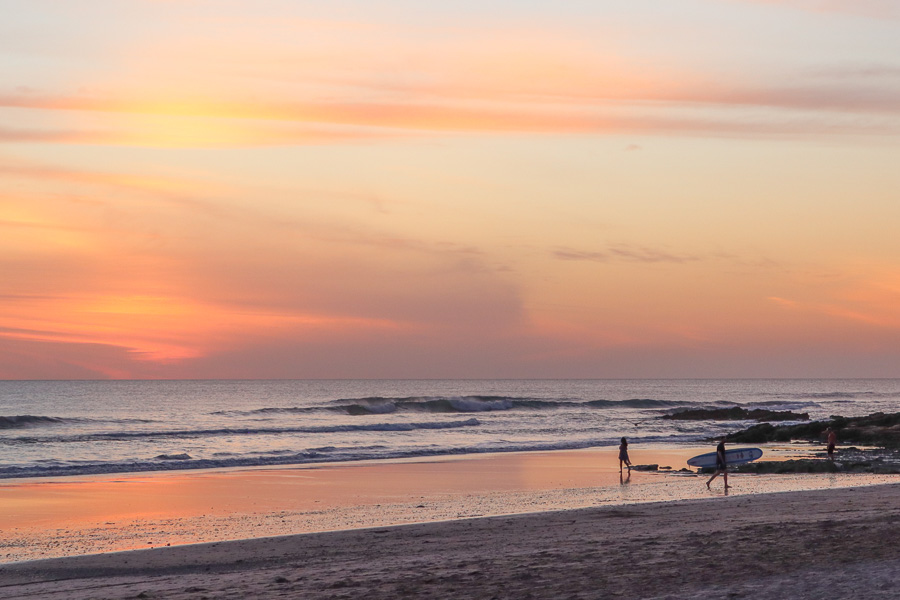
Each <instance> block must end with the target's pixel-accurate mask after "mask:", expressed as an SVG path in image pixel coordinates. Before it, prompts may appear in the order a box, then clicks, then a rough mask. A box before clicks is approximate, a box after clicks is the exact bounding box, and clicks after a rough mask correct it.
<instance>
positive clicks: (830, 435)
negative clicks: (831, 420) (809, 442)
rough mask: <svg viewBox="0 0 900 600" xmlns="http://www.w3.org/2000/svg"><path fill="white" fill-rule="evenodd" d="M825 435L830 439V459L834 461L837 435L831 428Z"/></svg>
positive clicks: (828, 449)
mask: <svg viewBox="0 0 900 600" xmlns="http://www.w3.org/2000/svg"><path fill="white" fill-rule="evenodd" d="M825 435H826V436H827V439H828V448H827V451H828V458H830V459H831V460H834V447H835V446H836V445H837V433H835V431H834V429H832V428H831V427H829V428H828V429H826V430H825Z"/></svg>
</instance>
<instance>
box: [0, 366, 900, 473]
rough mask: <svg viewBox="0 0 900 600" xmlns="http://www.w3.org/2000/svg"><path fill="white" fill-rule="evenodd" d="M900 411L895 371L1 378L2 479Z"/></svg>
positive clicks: (656, 438)
mask: <svg viewBox="0 0 900 600" xmlns="http://www.w3.org/2000/svg"><path fill="white" fill-rule="evenodd" d="M731 406H741V407H744V408H748V409H752V408H766V409H770V410H792V411H795V412H805V413H808V414H809V417H810V418H811V419H826V418H828V417H829V416H831V415H844V416H859V415H864V414H869V413H872V412H877V411H883V412H896V411H898V410H900V380H895V379H880V380H859V379H851V380H822V379H814V380H760V379H755V380H478V381H475V380H473V381H465V380H448V381H439V380H277V381H262V380H252V381H0V478H12V477H44V476H63V475H83V474H95V473H129V472H141V471H157V470H173V469H200V468H216V467H238V466H257V465H259V466H262V465H288V464H304V463H315V462H345V461H360V460H379V459H382V460H383V459H393V458H403V457H416V456H438V455H454V454H466V453H484V452H511V451H547V450H559V449H573V448H589V447H597V446H611V445H617V444H618V443H619V438H621V437H622V436H627V437H628V439H629V442H630V443H631V444H632V445H634V444H641V445H644V446H646V445H654V444H668V445H671V444H681V443H697V442H701V441H707V440H709V439H711V438H713V437H716V436H719V435H721V434H724V433H727V432H730V431H736V430H739V429H743V428H745V427H748V426H749V425H751V424H752V422H748V421H727V422H726V421H678V420H667V419H663V418H661V417H663V416H664V415H666V414H668V413H671V412H673V411H677V410H682V409H684V408H697V407H718V408H723V407H731Z"/></svg>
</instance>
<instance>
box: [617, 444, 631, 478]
mask: <svg viewBox="0 0 900 600" xmlns="http://www.w3.org/2000/svg"><path fill="white" fill-rule="evenodd" d="M623 465H627V466H628V471H629V472H630V471H631V460H630V459H629V458H628V440H626V439H625V438H622V443H621V444H619V473H621V472H622V466H623Z"/></svg>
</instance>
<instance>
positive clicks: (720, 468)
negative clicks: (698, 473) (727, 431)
mask: <svg viewBox="0 0 900 600" xmlns="http://www.w3.org/2000/svg"><path fill="white" fill-rule="evenodd" d="M719 474H721V475H722V477H723V478H724V479H725V489H726V490H727V489H728V488H730V487H731V486H730V485H728V461H726V460H725V440H722V441H721V442H719V445H718V446H716V472H715V473H713V476H712V477H710V478H709V481H707V482H706V489H710V487H709V484H711V483H712V481H713V479H715V478H716V477H718V476H719Z"/></svg>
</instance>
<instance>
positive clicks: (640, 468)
mask: <svg viewBox="0 0 900 600" xmlns="http://www.w3.org/2000/svg"><path fill="white" fill-rule="evenodd" d="M631 470H632V471H658V470H659V465H658V464H657V465H632V466H631Z"/></svg>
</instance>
